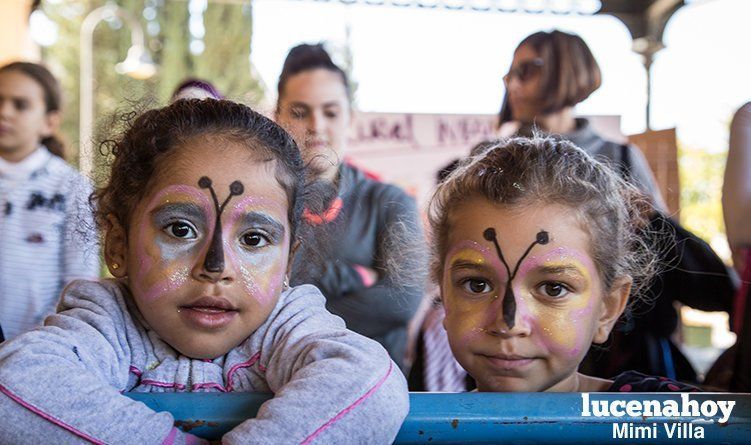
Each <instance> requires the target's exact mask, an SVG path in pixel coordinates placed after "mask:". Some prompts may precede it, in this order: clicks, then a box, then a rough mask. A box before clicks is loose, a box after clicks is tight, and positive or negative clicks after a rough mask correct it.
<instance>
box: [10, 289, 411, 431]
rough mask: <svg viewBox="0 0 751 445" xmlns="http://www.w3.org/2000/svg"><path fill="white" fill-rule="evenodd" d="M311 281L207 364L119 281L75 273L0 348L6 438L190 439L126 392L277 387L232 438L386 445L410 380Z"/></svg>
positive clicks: (396, 427)
mask: <svg viewBox="0 0 751 445" xmlns="http://www.w3.org/2000/svg"><path fill="white" fill-rule="evenodd" d="M324 303H325V300H324V298H323V296H322V295H321V293H320V292H319V291H318V289H316V288H315V287H313V286H299V287H295V288H291V289H289V290H287V291H285V292H283V293H282V295H281V297H280V299H279V302H278V303H277V305H276V307H275V309H274V310H273V311H272V313H271V315H270V316H269V318H268V319H267V320H266V322H265V323H264V324H263V325H262V326H261V327H259V328H258V330H256V331H255V332H254V333H253V334H252V335H251V336H250V337H249V338H248V339H247V340H245V341H244V342H243V343H242V344H240V345H239V346H237V347H236V348H234V349H233V350H231V351H230V352H229V353H227V354H226V355H224V356H222V357H219V358H216V359H214V360H211V361H204V360H197V359H191V358H188V357H185V356H183V355H180V353H178V352H177V351H175V350H174V349H172V348H171V347H170V346H169V345H168V344H166V343H165V342H164V341H162V340H161V339H160V338H159V337H158V336H157V334H156V333H155V332H154V331H153V330H151V329H150V328H149V326H148V325H147V324H146V322H145V320H144V319H143V317H142V316H141V314H140V313H139V312H138V309H137V308H136V307H135V305H134V304H133V302H132V298H131V297H130V296H129V295H128V291H127V289H126V288H125V287H124V286H123V285H121V284H119V283H118V282H116V281H112V280H109V281H103V282H88V281H76V282H74V283H72V284H71V285H70V286H68V287H67V288H66V290H65V291H64V293H63V295H62V299H61V301H60V303H59V306H58V313H57V314H56V315H52V316H50V317H48V318H47V320H46V321H45V325H44V326H42V327H39V328H37V329H35V330H32V331H30V332H27V333H25V334H22V335H20V336H18V337H17V338H15V339H13V340H11V341H9V342H6V343H5V344H3V345H2V347H0V393H1V394H0V443H3V444H6V443H7V444H10V443H13V444H22V443H42V442H48V443H53V442H54V443H57V444H61V443H80V442H86V441H89V442H93V443H117V444H121V443H123V444H124V443H132V444H160V443H175V444H179V443H195V442H193V440H195V438H194V437H193V436H191V435H188V434H184V433H183V432H181V431H179V430H176V429H175V428H174V427H173V423H174V419H173V417H172V415H171V414H169V413H167V412H161V413H157V412H154V411H152V410H151V409H149V408H148V407H146V406H145V405H143V404H142V403H139V402H135V401H133V400H131V399H130V398H128V397H125V396H123V395H122V394H121V393H122V392H125V391H135V392H173V391H204V392H229V391H254V392H272V393H274V394H275V396H274V398H273V399H271V400H269V401H267V402H266V403H264V404H263V406H262V407H261V409H260V411H259V412H258V415H257V417H256V418H254V419H249V420H246V421H245V422H243V423H241V424H240V425H239V426H237V427H236V428H235V429H234V430H232V431H231V432H229V433H228V434H226V435H225V436H224V438H223V443H225V444H251V443H253V444H255V443H264V444H265V443H268V444H277V443H301V442H304V441H311V440H313V439H315V440H314V442H317V443H353V442H357V443H390V442H391V441H392V440H393V439H394V437H395V436H396V433H397V432H398V430H399V427H400V425H401V422H402V421H403V419H404V417H405V416H406V414H407V411H408V404H409V400H408V394H407V389H406V382H405V381H404V377H403V376H402V374H401V372H399V370H398V369H397V367H396V365H395V364H394V363H393V362H392V361H391V360H390V359H389V357H388V355H387V354H386V351H384V350H383V348H382V347H381V346H380V345H378V344H377V343H376V342H374V341H372V340H369V339H367V338H365V337H363V336H360V335H358V334H356V333H354V332H351V331H348V330H347V329H346V328H345V327H344V323H343V322H342V320H341V319H340V318H339V317H336V316H334V315H332V314H330V313H329V312H327V311H326V309H325V308H324Z"/></svg>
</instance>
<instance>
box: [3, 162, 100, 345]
mask: <svg viewBox="0 0 751 445" xmlns="http://www.w3.org/2000/svg"><path fill="white" fill-rule="evenodd" d="M90 193H91V185H90V184H89V182H88V181H87V180H86V179H85V178H84V177H83V176H81V174H80V173H78V171H76V170H75V169H74V168H73V167H71V166H70V165H68V164H67V163H66V162H65V161H64V160H62V159H61V158H59V157H57V156H54V155H52V154H51V153H50V152H49V151H48V150H47V149H46V148H44V147H40V148H38V149H37V150H36V151H35V152H34V153H32V154H31V155H29V156H28V157H26V159H24V160H22V161H21V162H17V163H10V162H7V161H5V160H4V159H2V158H0V327H2V329H3V332H4V334H5V338H6V339H9V338H12V337H14V336H16V335H18V334H20V333H21V332H23V331H26V330H28V329H30V328H32V327H34V326H36V325H38V324H40V323H41V322H42V320H43V319H44V317H45V316H47V315H49V314H52V313H54V311H55V304H56V303H57V300H58V298H59V296H60V292H61V291H62V289H63V287H64V286H65V285H66V284H67V283H69V282H70V281H72V280H74V279H76V278H86V279H93V278H96V277H98V276H99V249H98V243H97V241H98V240H97V235H96V233H97V232H96V229H95V226H94V220H93V216H92V212H91V209H90V207H89V204H88V197H89V194H90Z"/></svg>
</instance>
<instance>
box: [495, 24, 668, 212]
mask: <svg viewBox="0 0 751 445" xmlns="http://www.w3.org/2000/svg"><path fill="white" fill-rule="evenodd" d="M503 82H504V84H505V86H506V96H505V97H504V100H503V105H502V106H501V112H500V116H499V122H498V126H499V131H500V133H501V135H503V136H508V135H510V134H511V133H514V132H515V133H516V134H518V135H522V136H531V135H532V134H533V132H534V131H535V130H537V131H541V132H543V133H550V134H551V135H555V136H559V137H561V138H562V139H566V140H569V141H571V142H573V143H574V144H576V145H577V146H578V147H581V148H582V149H583V150H584V151H586V152H587V153H588V154H590V155H591V156H593V157H595V158H596V159H598V160H600V161H605V162H608V163H610V164H615V165H623V164H624V163H625V160H624V159H623V153H624V150H623V145H622V144H619V143H616V142H611V141H607V140H605V139H603V138H602V137H600V135H598V134H597V133H595V131H594V130H593V129H592V127H591V125H590V123H589V121H587V119H584V118H576V117H574V107H575V106H576V105H577V104H578V103H580V102H582V101H584V100H585V99H586V98H588V97H589V96H590V94H592V93H593V92H595V91H596V90H597V89H598V88H599V87H600V83H601V73H600V67H599V66H598V64H597V61H596V60H595V58H594V56H593V55H592V52H591V51H590V49H589V47H588V46H587V44H586V43H585V42H584V40H583V39H582V38H581V37H579V36H578V35H575V34H569V33H566V32H562V31H558V30H554V31H550V32H545V31H540V32H536V33H534V34H531V35H530V36H528V37H526V38H525V39H524V40H522V41H521V43H520V44H519V46H517V48H516V51H514V59H513V61H512V62H511V68H510V69H509V71H508V73H507V74H506V75H505V76H503ZM627 151H628V157H629V158H630V159H629V160H630V162H629V163H628V164H629V165H627V166H626V167H627V168H628V169H629V176H630V177H631V179H632V181H633V182H634V184H635V185H636V186H637V187H638V188H639V189H640V190H642V191H643V192H644V193H646V194H647V195H648V196H650V197H651V198H652V201H653V203H654V205H655V206H656V207H658V208H660V209H665V208H666V207H665V204H664V201H663V198H662V196H661V195H660V191H659V189H658V187H657V184H656V182H655V180H654V176H653V175H652V172H651V171H650V169H649V165H648V164H647V161H646V159H644V155H643V154H642V153H641V151H640V150H639V149H638V148H637V147H635V146H633V145H631V146H628V150H627Z"/></svg>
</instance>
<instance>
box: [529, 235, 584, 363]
mask: <svg viewBox="0 0 751 445" xmlns="http://www.w3.org/2000/svg"><path fill="white" fill-rule="evenodd" d="M564 267H573V268H575V269H576V270H577V271H578V274H579V275H580V277H581V278H578V279H577V280H578V281H583V284H584V285H585V289H584V290H583V291H581V294H580V295H579V296H578V297H577V298H576V299H574V300H570V301H569V302H568V303H567V304H566V306H565V307H552V306H544V305H542V304H536V305H533V306H531V307H530V309H532V311H531V316H532V319H533V320H534V321H535V324H536V326H537V329H539V330H540V331H541V332H542V334H543V335H542V336H541V338H542V341H543V343H544V344H545V345H546V347H547V348H548V349H549V350H559V351H561V352H563V353H564V354H566V355H568V356H569V357H576V356H578V355H579V354H580V353H581V352H582V350H583V349H585V348H589V344H585V343H586V342H587V340H588V339H586V338H585V335H586V334H587V333H588V330H587V329H577V328H576V326H575V325H577V324H584V325H586V324H587V323H590V322H591V316H592V313H593V308H594V304H595V300H596V298H594V297H593V295H592V287H593V285H594V283H593V282H592V277H593V276H597V275H596V268H595V267H594V264H593V263H592V260H591V259H590V258H589V256H588V255H586V254H584V253H582V252H580V251H578V250H576V249H570V248H567V247H557V248H555V249H552V250H550V251H548V252H546V253H545V254H543V255H541V256H540V257H537V256H533V257H530V258H528V259H527V260H526V261H525V262H524V263H523V264H522V265H521V267H520V268H519V274H520V277H522V278H521V280H522V281H523V280H524V277H525V276H526V275H527V274H529V273H532V272H534V271H535V270H537V269H538V268H564ZM572 325H573V326H572Z"/></svg>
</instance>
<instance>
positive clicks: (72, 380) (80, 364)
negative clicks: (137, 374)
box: [0, 282, 185, 444]
mask: <svg viewBox="0 0 751 445" xmlns="http://www.w3.org/2000/svg"><path fill="white" fill-rule="evenodd" d="M92 290H94V291H95V292H94V297H91V296H89V295H86V296H85V295H83V294H82V293H79V291H84V292H85V291H92ZM103 291H104V288H103V286H101V285H99V284H96V283H83V282H78V283H74V284H73V285H71V286H70V287H69V288H68V289H66V291H65V292H64V294H63V298H62V301H61V303H60V310H61V312H60V313H58V314H56V315H53V316H51V317H48V319H47V320H46V322H45V326H43V327H40V328H37V329H35V330H32V331H30V332H27V333H25V334H22V335H20V336H18V337H16V338H15V339H13V340H11V341H9V342H7V343H5V344H4V345H3V347H2V348H0V443H42V442H45V441H50V440H51V439H52V441H53V442H55V443H68V442H82V441H88V442H91V443H142V444H148V443H154V444H160V443H182V442H183V441H184V439H185V435H184V434H182V433H181V432H179V431H177V430H174V431H173V418H172V416H171V415H170V414H168V413H156V412H154V411H152V410H151V409H149V408H147V407H146V406H145V405H143V404H142V403H139V402H135V401H133V400H131V399H129V398H128V397H125V396H123V395H122V394H121V392H120V391H121V390H123V389H125V386H126V385H127V379H128V368H129V364H130V351H129V347H128V345H127V340H126V336H125V333H124V328H123V327H122V323H123V314H122V313H121V312H120V311H119V310H118V304H117V303H115V298H114V296H113V295H111V294H109V293H108V294H107V295H106V297H107V298H106V299H102V298H96V296H98V295H97V294H98V293H103ZM118 324H120V326H118Z"/></svg>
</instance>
